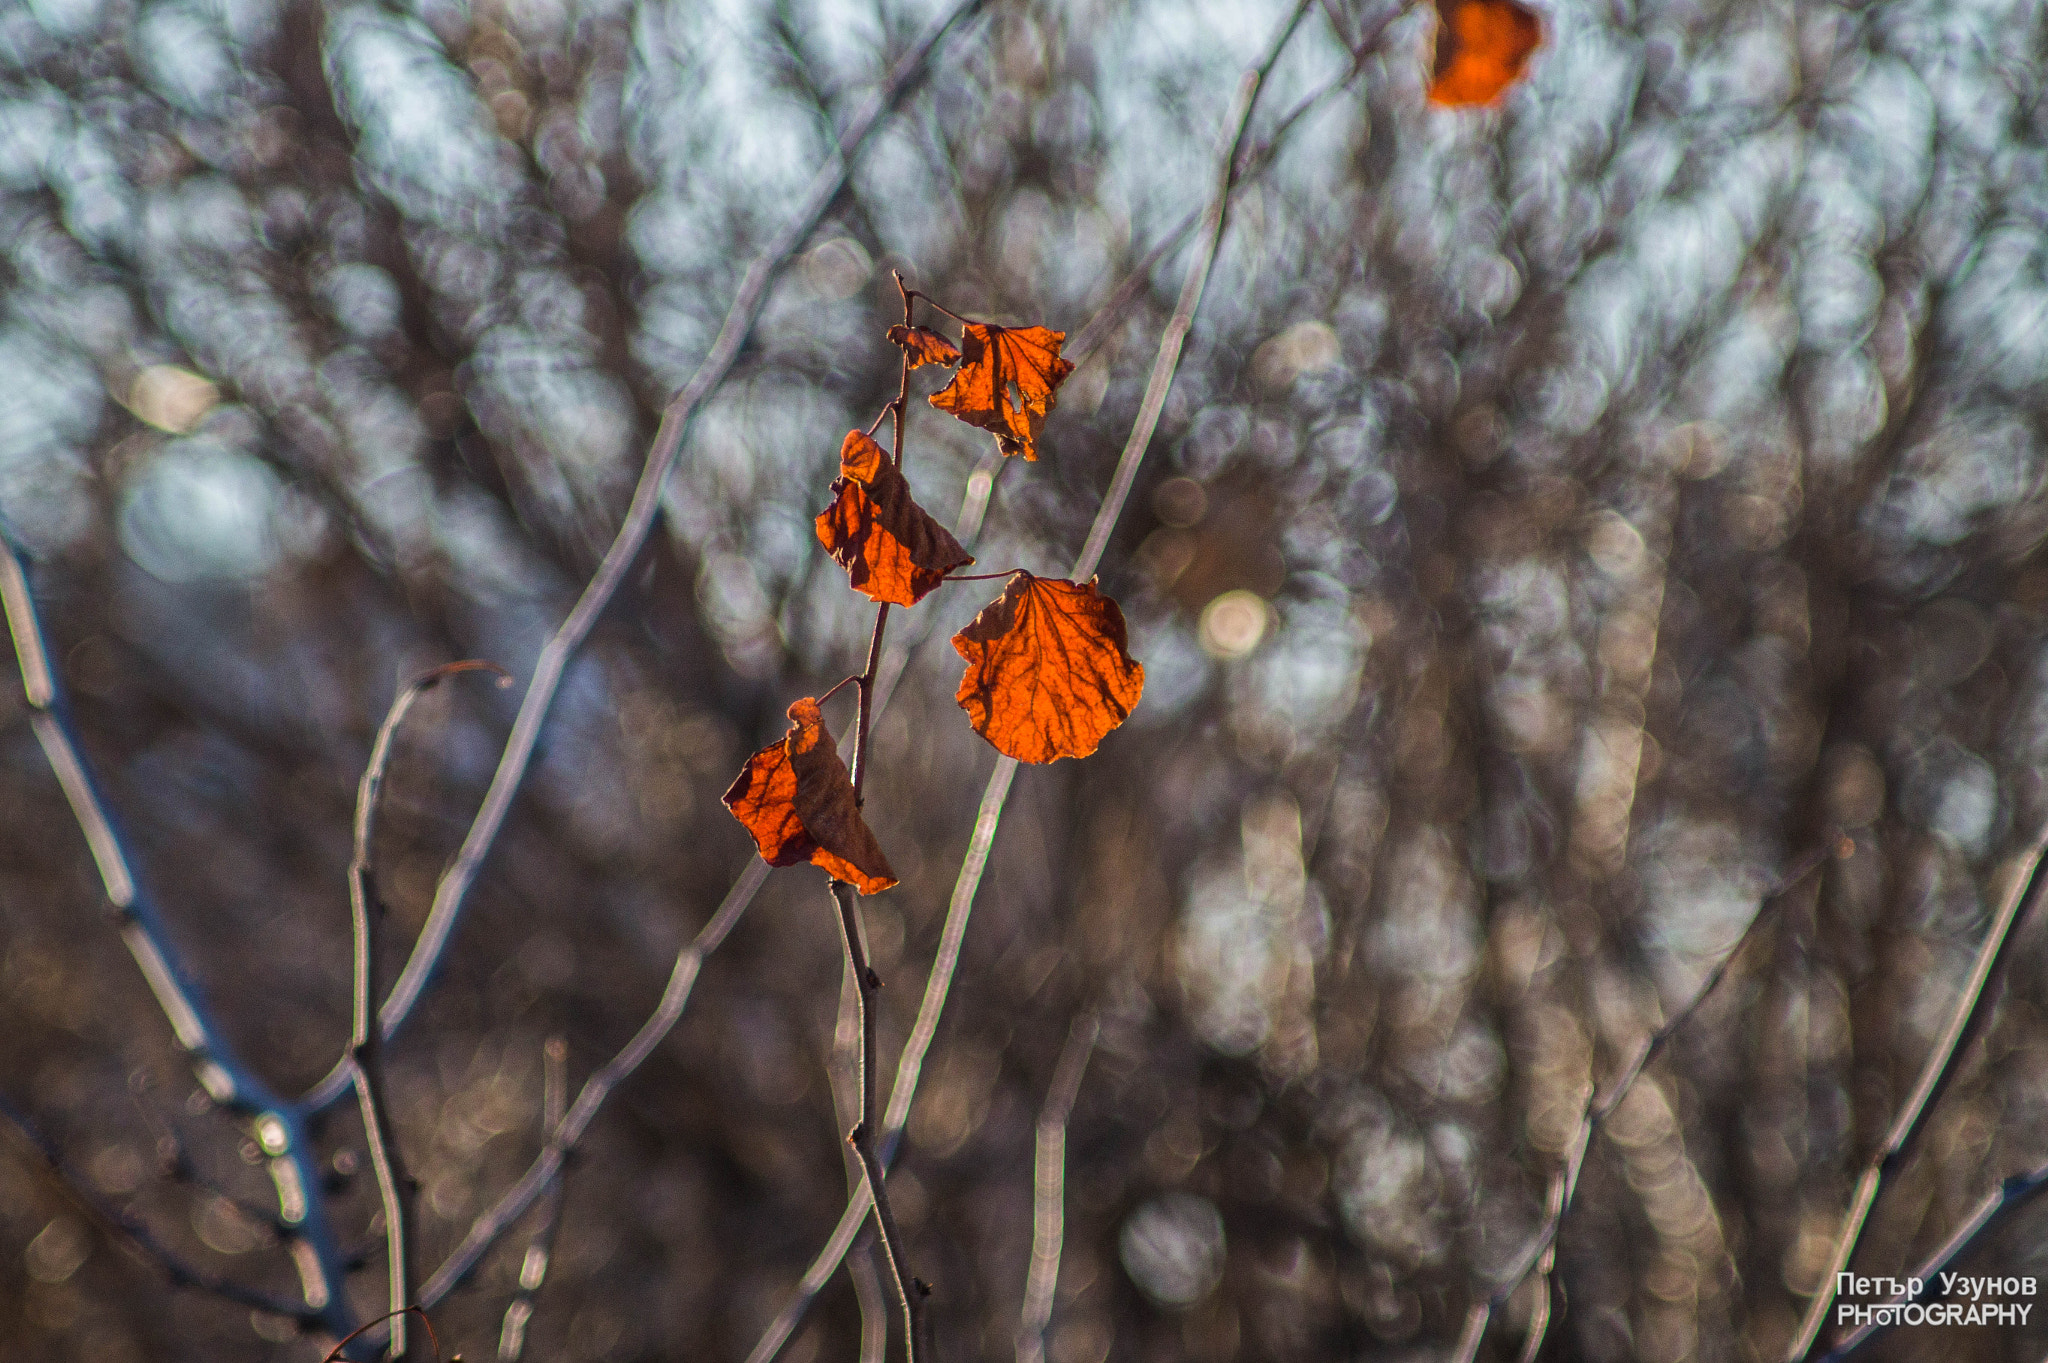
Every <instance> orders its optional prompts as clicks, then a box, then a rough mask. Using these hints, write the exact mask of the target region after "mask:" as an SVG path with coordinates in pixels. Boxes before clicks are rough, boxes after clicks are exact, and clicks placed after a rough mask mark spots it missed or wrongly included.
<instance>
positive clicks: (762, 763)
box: [725, 696, 896, 894]
mask: <svg viewBox="0 0 2048 1363" xmlns="http://www.w3.org/2000/svg"><path fill="white" fill-rule="evenodd" d="M789 718H790V726H789V733H788V735H787V736H786V737H785V738H784V739H783V740H782V741H781V742H780V743H776V744H774V745H772V746H770V747H766V748H763V749H761V751H759V752H757V753H755V754H754V755H753V756H752V757H750V758H748V759H747V765H746V766H745V767H743V768H741V769H740V774H739V777H738V779H736V780H735V781H734V782H733V783H732V786H731V788H730V789H728V790H727V791H726V792H725V807H726V808H727V809H730V810H731V811H732V816H733V817H734V818H735V819H738V820H739V821H740V823H741V824H743V825H744V826H745V827H746V830H747V832H749V833H751V834H753V836H754V845H755V846H756V847H758V848H760V849H761V860H763V861H765V862H767V863H768V864H769V865H770V866H794V865H796V864H797V863H798V862H800V861H808V862H810V863H811V864H812V865H813V866H821V867H823V868H824V869H825V870H826V871H827V872H828V873H830V874H831V876H832V877H833V878H834V879H835V880H844V881H847V882H848V883H850V884H852V885H853V886H855V887H856V888H857V889H859V890H860V892H861V893H862V894H880V893H881V892H882V891H884V890H886V889H888V888H889V887H890V886H891V885H894V884H895V883H896V873H895V872H894V871H892V870H890V869H889V860H888V858H887V857H884V856H883V855H882V849H881V847H880V846H879V845H878V844H877V843H876V842H875V835H874V834H873V833H871V832H869V831H868V826H867V822H866V821H865V820H863V819H862V818H861V816H860V806H858V805H857V804H855V803H854V799H853V778H852V777H850V776H848V775H847V773H846V764H845V763H844V762H842V761H840V760H839V750H838V748H836V747H835V746H834V745H833V743H832V734H831V732H830V731H829V730H827V729H826V728H825V721H824V719H823V718H822V717H821V716H820V715H819V713H818V702H817V701H816V700H815V699H813V698H812V697H810V696H805V697H804V698H803V699H802V700H799V701H797V702H796V703H795V704H793V705H791V706H790V707H789Z"/></svg>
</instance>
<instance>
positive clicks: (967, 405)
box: [932, 322, 1074, 459]
mask: <svg viewBox="0 0 2048 1363" xmlns="http://www.w3.org/2000/svg"><path fill="white" fill-rule="evenodd" d="M1066 340H1067V333H1066V332H1064V331H1048V330H1046V329H1045V328H1044V327H1016V328H1011V327H997V326H990V325H988V324H987V323H985V322H969V323H967V325H966V326H965V327H964V328H963V329H962V330H961V335H960V370H959V372H958V373H956V374H954V375H953V381H952V382H951V383H949V384H947V385H946V386H945V387H944V388H942V389H940V390H939V391H938V392H936V393H934V394H932V406H934V407H936V408H938V409H939V410H940V411H942V412H951V413H952V414H953V415H954V416H956V417H959V418H960V419H961V420H962V421H964V422H966V423H967V424H968V425H970V426H979V427H981V428H982V429H983V430H985V431H994V432H995V436H996V443H997V444H999V445H1000V446H1001V447H1002V451H1003V453H1004V454H1021V455H1023V456H1024V457H1025V458H1026V459H1036V458H1038V443H1037V442H1038V428H1039V427H1040V426H1042V425H1044V424H1045V414H1046V413H1047V412H1049V411H1051V410H1052V405H1053V393H1054V391H1055V390H1056V389H1058V388H1059V386H1060V384H1062V383H1064V382H1065V381H1066V377H1067V375H1069V374H1071V373H1073V372H1074V366H1073V365H1072V364H1071V363H1069V362H1068V361H1066V360H1063V359H1061V358H1060V347H1061V346H1062V345H1064V344H1065V343H1066ZM1012 390H1014V391H1015V394H1016V395H1015V396H1014V397H1013V396H1011V394H1012Z"/></svg>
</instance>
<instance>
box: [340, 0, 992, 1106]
mask: <svg viewBox="0 0 2048 1363" xmlns="http://www.w3.org/2000/svg"><path fill="white" fill-rule="evenodd" d="M983 3H984V0H959V3H958V4H956V5H954V6H953V7H952V8H951V9H950V10H948V11H947V12H946V13H945V14H943V15H941V16H940V17H939V18H938V19H937V20H935V21H934V22H933V23H932V24H931V25H930V26H929V27H927V28H926V29H925V30H924V32H923V33H922V34H921V35H920V36H919V37H918V39H917V41H916V42H914V43H912V44H911V46H910V48H909V49H908V50H907V51H906V52H904V54H903V55H902V57H901V58H899V59H898V60H897V62H896V64H895V66H893V67H892V68H891V69H890V71H889V75H888V77H887V79H885V80H884V81H883V82H882V84H881V86H880V87H879V88H878V89H877V90H876V91H875V92H874V93H873V94H872V95H870V96H869V98H868V100H867V102H866V103H865V104H864V105H863V106H862V107H861V108H860V109H859V110H858V111H857V112H856V113H855V114H854V115H853V117H852V118H850V119H849V120H848V121H847V125H846V131H845V133H844V134H843V135H842V136H841V138H840V141H839V148H838V153H839V154H838V156H837V157H836V158H835V159H834V160H833V162H832V163H831V164H829V165H826V166H824V167H821V168H820V169H819V171H818V173H817V174H816V175H815V176H813V177H812V179H811V183H810V186H809V187H808V188H807V189H806V190H805V191H804V194H803V196H802V198H801V199H800V200H799V201H798V206H797V210H796V212H795V213H794V214H792V215H791V217H790V219H789V220H788V221H787V222H786V223H784V224H783V226H782V228H781V229H780V230H779V231H777V232H776V234H775V235H774V237H772V238H771V239H770V240H769V242H768V244H767V245H766V246H764V247H763V248H762V250H761V253H760V254H759V255H758V256H756V257H755V258H754V261H753V263H752V264H751V265H749V266H748V267H747V272H746V274H745V275H744V276H743V277H742V278H741V280H740V286H739V289H738V291H737V292H736V293H735V294H734V296H733V301H732V306H731V307H730V308H728V309H727V311H726V314H725V320H724V322H723V323H722V324H721V325H720V327H719V329H718V335H717V337H716V338H715V339H714V340H713V341H712V343H711V349H710V351H709V352H708V353H707V354H706V355H705V357H704V360H703V363H701V364H700V365H699V366H698V367H697V372H696V373H695V374H694V375H692V376H691V378H690V381H689V382H688V383H687V384H685V385H683V388H682V391H680V392H679V393H677V394H676V396H675V397H674V398H673V399H671V400H670V402H669V404H668V406H667V407H666V408H664V409H663V410H662V414H661V425H660V427H659V429H658V430H657V431H656V432H655V436H654V443H653V445H652V446H651V447H650V448H649V450H648V452H647V463H646V466H645V467H644V469H643V470H642V471H641V474H640V480H639V482H638V483H637V484H636V485H635V486H634V489H633V499H632V501H631V503H630V504H629V505H628V507H627V509H626V517H625V520H624V522H623V523H622V524H621V525H620V526H619V532H618V535H617V536H616V537H615V538H614V539H613V540H612V543H611V547H610V548H609V549H607V550H606V551H605V555H604V559H603V561H602V562H601V563H599V565H598V569H597V572H596V574H595V575H594V576H592V578H591V579H590V582H589V584H588V585H587V586H585V587H584V589H583V594H582V595H581V596H580V597H579V598H578V599H577V602H576V605H575V608H574V609H573V610H571V611H570V612H569V615H568V617H567V618H566V619H565V620H563V621H562V624H561V627H560V628H559V629H557V630H556V631H555V633H554V635H553V636H552V637H550V638H549V640H548V642H547V644H546V645H545V646H544V647H543V648H542V649H541V651H540V657H539V658H538V659H537V660H536V661H535V663H534V670H533V680H532V682H531V683H530V684H529V685H528V686H527V689H526V695H525V697H524V698H523V699H522V700H521V701H520V704H519V713H518V715H517V716H516V717H515V718H514V719H513V722H512V732H511V733H510V734H509V735H508V736H507V738H506V740H505V750H504V753H503V755H502V756H501V757H500V758H499V760H498V767H497V770H496V771H495V772H494V773H493V774H492V776H491V784H490V788H489V789H488V790H487V791H486V792H485V794H484V799H483V803H482V805H481V806H480V807H479V808H478V809H477V813H476V817H475V819H474V820H473V821H472V822H471V824H470V827H469V831H468V833H467V834H465V835H464V837H463V840H462V846H461V847H460V848H459V849H457V851H456V854H455V857H454V859H453V860H452V861H451V862H450V863H449V865H448V869H447V870H446V871H444V872H443V873H442V875H441V879H440V882H439V884H437V885H436V886H435V889H434V902H433V905H432V907H431V908H429V909H428V911H427V918H426V922H425V923H424V924H423V925H422V926H421V928H420V935H419V939H418V941H416V942H415V943H414V944H413V949H412V954H411V956H410V957H409V958H408V959H407V960H406V963H405V968H404V969H403V970H402V971H401V972H400V973H399V976H398V979H397V981H396V982H395V983H394V984H393V985H392V988H391V994H390V996H389V997H388V998H387V999H385V1001H384V1004H383V1006H382V1008H381V1009H380V1010H379V1012H378V1019H379V1022H380V1025H381V1026H382V1028H383V1033H384V1035H385V1036H386V1037H389V1036H391V1035H392V1034H393V1033H395V1032H396V1031H397V1029H398V1027H399V1026H400V1025H401V1024H402V1023H403V1022H404V1021H405V1019H406V1017H407V1016H408V1015H409V1014H410V1013H411V1012H412V1008H413V1005H414V1004H416V1003H417V1002H418V1001H419V997H420V993H421V991H422V990H424V989H425V988H426V983H427V978H428V976H430V975H431V974H432V973H433V970H434V967H435V966H436V965H437V964H439V962H440V959H441V953H442V952H443V950H445V949H446V947H447V945H448V938H449V935H450V934H451V933H452V932H454V930H455V920H456V918H457V916H458V915H459V914H460V913H461V910H462V905H463V902H464V900H465V899H466V898H467V896H468V894H469V889H470V886H471V885H472V884H473V883H474V881H475V880H476V876H477V872H478V871H479V870H480V869H481V868H482V866H483V862H484V858H485V857H486V856H487V855H488V854H489V852H490V850H491V846H492V844H493V843H494V842H495V841H496V840H497V836H498V831H499V830H500V829H501V828H502V827H503V826H504V823H505V817H506V815H507V814H508V813H510V811H511V808H512V800H513V797H514V796H515V795H516V794H517V793H518V790H519V785H520V782H521V781H522V780H524V778H525V775H526V768H527V765H528V763H529V762H530V761H531V760H532V757H533V752H534V748H535V746H536V745H537V744H538V743H539V741H540V731H541V727H542V725H543V724H545V723H546V721H547V715H548V710H549V708H550V707H551V706H552V705H553V704H554V699H555V693H556V691H557V690H558V689H559V688H560V686H561V682H562V676H563V673H564V672H565V671H566V670H567V668H568V665H569V659H570V658H571V657H572V656H573V655H574V654H575V652H576V650H577V649H578V648H580V647H581V646H582V644H583V641H584V640H585V639H586V638H587V637H588V636H589V634H590V631H591V629H592V628H593V627H594V626H595V625H596V624H597V618H598V616H599V615H600V614H602V613H603V611H604V608H605V606H606V605H607V604H609V603H610V601H611V599H612V596H613V594H614V593H616V592H617V591H618V588H619V584H620V583H621V582H622V581H624V579H625V576H626V573H627V571H628V570H629V569H630V568H631V567H632V564H633V560H634V559H635V558H637V557H638V556H639V553H640V550H641V548H642V546H644V545H645V544H646V542H647V536H648V534H649V533H650V532H651V531H652V529H653V528H654V519H655V515H656V513H657V512H658V511H659V509H660V506H661V500H662V496H663V492H664V489H665V488H666V486H667V484H668V477H669V474H670V473H671V472H673V471H674V469H675V466H676V461H677V459H678V458H679V457H680V455H681V453H682V447H683V437H684V436H685V435H686V434H687V433H688V431H689V427H690V423H691V421H692V419H693V418H694V417H695V416H696V414H697V411H698V409H699V408H700V407H701V406H702V405H703V404H704V401H705V399H707V398H708V397H710V395H711V394H712V392H713V391H714V390H716V389H717V387H718V386H719V384H720V383H722V382H724V380H725V376H726V375H727V374H728V373H730V372H731V370H732V366H733V364H734V362H735V361H737V360H738V359H739V355H740V350H741V348H742V347H743V346H745V344H746V341H747V337H748V336H749V335H750V334H751V333H752V331H753V328H754V323H755V322H756V321H757V320H759V318H760V315H761V310H762V308H763V307H764V306H765V305H766V303H767V300H768V288H769V285H771V284H772V283H774V281H775V279H776V278H777V277H778V276H779V275H780V274H781V272H782V270H783V269H784V267H786V266H787V265H788V263H789V260H790V258H791V257H792V256H793V255H794V254H795V253H796V250H797V248H798V247H799V246H801V245H802V244H803V243H804V241H805V240H807V239H808V238H809V236H810V234H811V232H812V230H813V229H814V228H816V226H817V225H818V222H819V220H820V219H821V218H823V216H824V214H825V211H826V209H828V208H829V207H830V206H831V205H832V202H833V201H834V200H835V199H837V198H838V197H839V194H840V192H841V191H842V190H843V189H845V187H846V180H847V176H848V174H849V172H850V170H851V168H852V164H853V158H854V155H855V154H856V153H857V152H858V151H859V150H860V148H861V145H862V144H863V143H864V142H865V141H866V140H867V138H868V136H869V135H870V134H871V133H872V132H873V131H874V130H875V129H876V128H877V127H878V126H880V124H881V121H882V118H883V116H884V115H885V114H887V113H888V112H889V111H890V110H892V109H894V108H895V107H896V105H897V104H899V103H900V102H901V101H902V100H903V98H904V97H905V96H906V95H908V94H909V93H910V91H911V90H912V89H914V88H916V86H917V85H918V84H919V82H920V81H921V80H922V78H923V75H924V72H925V69H926V62H927V59H928V58H929V57H930V55H931V52H932V49H933V48H935V47H936V46H937V45H938V43H939V42H940V40H941V39H943V38H944V37H945V36H946V34H947V33H949V32H950V31H951V30H952V29H953V28H954V27H955V26H956V25H957V24H959V23H960V22H961V21H962V20H963V19H965V18H967V17H968V16H970V15H972V14H973V13H974V12H975V11H976V10H978V9H980V8H981V6H982V4H983ZM347 1085H348V1076H347V1075H346V1074H345V1073H343V1069H342V1067H341V1066H336V1067H335V1070H334V1071H333V1072H331V1073H330V1074H328V1076H327V1077H326V1078H325V1079H323V1080H321V1081H320V1083H319V1084H317V1085H315V1086H314V1088H313V1089H312V1090H311V1091H310V1092H309V1093H308V1094H307V1095H306V1099H305V1102H306V1105H307V1107H308V1108H310V1109H319V1108H322V1107H325V1106H327V1105H329V1104H331V1103H333V1102H334V1101H335V1100H336V1099H338V1098H339V1097H340V1096H341V1094H342V1092H343V1091H344V1090H345V1089H346V1088H347Z"/></svg>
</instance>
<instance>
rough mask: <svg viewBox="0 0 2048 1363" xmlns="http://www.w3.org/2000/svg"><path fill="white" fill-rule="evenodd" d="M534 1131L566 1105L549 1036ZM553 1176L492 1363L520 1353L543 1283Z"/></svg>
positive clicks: (555, 1206) (561, 1044)
mask: <svg viewBox="0 0 2048 1363" xmlns="http://www.w3.org/2000/svg"><path fill="white" fill-rule="evenodd" d="M540 1055H541V1082H540V1129H541V1138H542V1140H543V1142H545V1141H546V1140H547V1139H548V1138H549V1137H550V1136H552V1135H553V1133H554V1131H555V1129H556V1128H557V1127H559V1126H560V1125H561V1124H562V1116H563V1113H564V1110H565V1109H566V1108H567V1107H568V1104H569V1043H568V1041H567V1040H566V1039H564V1038H562V1037H559V1036H551V1037H549V1038H548V1039H547V1041H546V1042H545V1043H544V1044H543V1045H542V1046H541V1050H540ZM563 1178H564V1175H562V1174H557V1175H556V1176H555V1177H554V1178H553V1179H552V1180H550V1181H549V1183H548V1186H547V1192H546V1194H545V1195H544V1196H545V1200H544V1201H543V1202H542V1203H541V1213H540V1224H539V1225H538V1226H536V1227H534V1231H533V1238H532V1239H531V1240H528V1241H527V1242H526V1257H525V1258H523V1259H521V1260H520V1261H519V1291H518V1293H517V1294H516V1295H515V1296H514V1297H513V1298H512V1300H511V1302H510V1303H508V1304H507V1305H506V1307H505V1319H504V1321H503V1322H502V1323H501V1324H500V1325H499V1327H498V1363H519V1355H520V1354H521V1353H523V1352H524V1351H525V1349H526V1326H527V1323H528V1322H529V1321H531V1320H532V1319H533V1299H534V1298H535V1297H536V1296H538V1295H540V1289H541V1284H542V1283H544V1282H546V1281H547V1276H548V1265H549V1263H550V1262H551V1260H552V1258H553V1256H554V1249H555V1228H556V1227H557V1226H559V1225H561V1224H562V1182H563Z"/></svg>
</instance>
